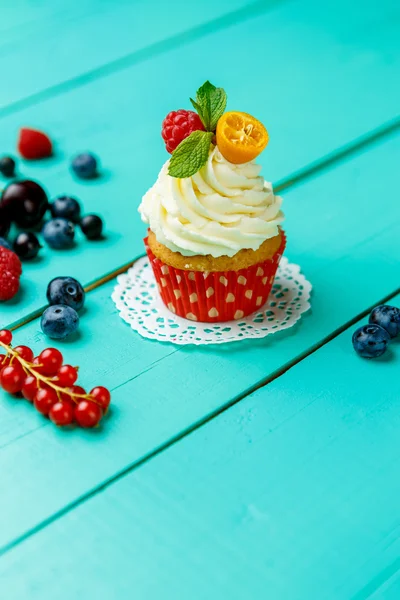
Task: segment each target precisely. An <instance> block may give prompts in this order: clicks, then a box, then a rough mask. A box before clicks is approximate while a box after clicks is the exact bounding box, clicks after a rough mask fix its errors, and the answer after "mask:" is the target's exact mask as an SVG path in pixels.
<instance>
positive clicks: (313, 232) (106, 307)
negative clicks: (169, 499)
mask: <svg viewBox="0 0 400 600" xmlns="http://www.w3.org/2000/svg"><path fill="white" fill-rule="evenodd" d="M399 144H400V137H397V138H395V139H392V140H391V141H387V142H386V143H384V144H381V145H380V146H379V147H377V148H375V150H374V151H371V152H368V153H366V154H362V155H360V156H359V157H357V158H355V159H354V160H352V161H349V162H347V163H346V164H343V165H342V166H341V167H340V168H337V169H334V170H331V171H330V172H328V173H326V174H325V175H324V176H320V177H318V178H315V179H314V180H312V181H311V182H309V183H307V184H304V185H302V186H299V187H298V188H295V189H293V190H291V191H289V192H288V193H287V196H286V208H287V214H288V220H287V233H288V251H287V256H288V257H289V259H291V260H292V261H294V262H298V263H299V264H301V265H302V269H303V272H304V273H305V274H306V275H307V276H308V277H309V279H310V280H311V282H312V283H313V285H314V292H313V298H312V310H311V312H310V313H309V314H308V315H306V316H305V317H304V319H303V320H302V321H301V322H300V323H299V324H298V325H297V326H296V327H295V328H294V329H293V330H291V331H290V332H287V333H286V334H284V335H279V336H276V337H273V338H269V339H267V340H260V341H258V342H248V343H238V344H234V345H232V346H231V347H207V348H204V347H203V348H189V347H185V348H180V349H178V348H176V347H173V346H171V345H163V344H159V343H152V342H149V341H146V340H143V339H141V338H140V337H139V336H138V335H137V334H135V333H134V332H132V331H131V330H130V329H129V328H128V327H127V326H126V325H125V324H124V323H123V322H122V321H121V319H119V317H118V315H117V311H116V309H115V307H114V306H113V304H112V301H111V298H110V296H111V291H112V284H108V285H106V286H103V287H101V288H99V289H98V290H96V291H95V292H93V293H91V294H89V296H88V302H87V308H86V312H85V314H84V315H83V316H82V320H81V327H80V336H79V338H75V339H73V340H71V341H70V342H65V343H60V344H56V345H57V346H58V347H59V348H60V349H61V350H62V351H63V352H64V353H65V355H66V358H67V361H68V362H69V363H70V364H77V365H80V367H81V376H82V378H83V379H82V381H83V384H84V385H86V386H87V387H88V388H89V389H90V387H91V386H93V385H97V384H103V385H106V386H109V387H110V388H111V389H112V390H113V402H114V410H113V412H112V414H111V417H110V418H109V419H108V420H107V421H106V422H105V424H104V428H102V429H101V430H99V431H94V432H85V431H73V432H70V431H68V432H66V431H62V430H57V429H56V428H55V427H53V426H52V425H51V424H50V423H48V422H46V421H44V420H43V418H42V417H40V416H38V415H36V414H34V411H33V410H32V408H31V407H30V406H29V405H27V404H26V403H24V402H19V401H16V400H14V399H12V398H10V397H8V396H6V395H5V394H2V395H1V396H0V398H1V402H0V423H1V430H0V446H2V448H0V471H1V473H2V493H1V494H0V515H1V516H0V546H4V545H6V544H9V543H13V540H15V539H17V538H18V537H19V536H22V535H24V533H25V532H26V531H27V530H31V529H32V528H34V527H36V526H39V525H40V523H42V522H44V521H46V519H49V518H50V519H51V518H53V515H54V514H55V513H57V512H58V511H62V510H64V508H65V507H66V506H68V505H69V504H70V503H74V502H76V501H77V500H78V499H79V498H81V497H82V496H84V495H85V494H88V493H90V492H91V490H93V489H95V488H96V487H97V486H99V485H101V484H102V483H103V482H105V481H107V480H108V479H110V478H112V477H114V476H115V474H116V473H119V472H121V471H124V469H129V468H132V466H134V465H135V464H137V463H138V462H139V461H141V460H143V458H144V457H146V456H148V455H149V454H151V453H154V452H156V451H157V449H158V448H160V447H162V446H163V445H165V444H167V443H169V442H170V441H171V440H172V439H174V438H176V437H179V436H181V435H182V434H184V433H185V432H187V431H188V429H190V428H192V427H195V426H197V424H198V423H199V422H201V421H202V420H204V419H206V418H208V417H210V416H211V415H213V414H215V413H217V412H218V411H219V410H221V409H222V408H224V407H226V406H228V405H230V404H231V403H232V402H234V401H235V399H237V398H238V397H240V396H241V395H243V394H245V393H246V392H248V391H249V389H252V388H253V386H255V385H258V384H259V383H260V382H263V381H264V382H265V380H266V379H267V378H271V377H273V376H274V373H277V372H280V370H282V369H284V368H285V367H287V365H289V364H291V363H292V362H295V361H297V360H299V358H300V357H301V355H302V353H307V352H309V351H310V349H311V348H312V347H314V346H315V345H316V344H318V343H320V342H321V340H323V339H324V338H326V337H327V336H329V335H331V334H332V332H334V331H335V330H336V329H337V328H338V327H341V326H342V325H343V324H344V323H345V322H346V321H348V320H350V319H352V318H354V317H355V316H356V315H357V314H359V313H360V312H361V311H363V310H365V309H367V308H368V307H369V306H370V305H373V304H375V303H377V302H378V301H379V300H380V299H381V298H383V297H384V296H386V295H387V294H390V293H391V292H393V291H394V289H395V288H396V287H398V285H399V278H398V264H399V259H400V248H399V243H398V240H399V235H400V219H399V216H400V206H399V203H398V202H397V199H396V197H395V194H393V189H394V187H395V185H396V181H397V179H396V178H397V170H396V165H397V162H396V161H397V156H398V149H399ZM371 174H373V176H371ZM377 198H384V199H385V210H379V211H376V210H375V209H374V207H375V206H376V199H377ZM350 206H351V209H349V207H350ZM15 340H16V342H17V343H25V344H26V343H28V345H32V346H33V347H34V349H35V350H39V349H42V348H43V347H44V346H45V345H46V344H47V345H48V343H49V342H48V340H46V339H45V338H44V336H43V335H42V334H41V333H40V330H39V323H38V321H35V322H33V323H31V324H30V325H29V326H27V327H23V328H21V329H19V330H18V331H17V332H16V335H15ZM52 344H53V342H52ZM178 386H179V393H177V390H178ZM99 457H101V459H99ZM78 463H79V468H78V467H77V464H78ZM60 473H62V479H60V478H59V474H60ZM54 481H57V485H56V486H55V485H53V484H54ZM49 490H51V491H49Z"/></svg>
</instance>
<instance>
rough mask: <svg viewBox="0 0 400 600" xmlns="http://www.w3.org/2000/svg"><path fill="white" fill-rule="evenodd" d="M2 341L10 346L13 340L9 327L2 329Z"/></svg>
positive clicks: (0, 333)
mask: <svg viewBox="0 0 400 600" xmlns="http://www.w3.org/2000/svg"><path fill="white" fill-rule="evenodd" d="M0 342H2V343H3V344H6V346H9V345H10V344H11V342H12V333H11V331H8V329H2V330H1V331H0Z"/></svg>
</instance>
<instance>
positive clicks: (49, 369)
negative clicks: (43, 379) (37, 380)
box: [38, 348, 63, 375]
mask: <svg viewBox="0 0 400 600" xmlns="http://www.w3.org/2000/svg"><path fill="white" fill-rule="evenodd" d="M38 359H39V364H41V365H42V367H41V369H40V372H41V373H43V374H44V375H55V374H56V373H57V372H58V371H59V370H60V368H61V365H62V363H63V355H62V354H61V352H60V351H59V350H57V349H56V348H46V349H45V350H43V351H42V352H41V353H40V354H39V356H38Z"/></svg>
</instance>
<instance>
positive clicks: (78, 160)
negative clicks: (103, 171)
mask: <svg viewBox="0 0 400 600" xmlns="http://www.w3.org/2000/svg"><path fill="white" fill-rule="evenodd" d="M71 167H72V170H73V172H74V173H75V175H77V176H78V177H81V178H82V179H93V177H96V175H97V160H96V158H95V157H94V156H93V154H90V153H89V152H85V153H84V154H78V156H75V158H74V159H73V161H72V165H71Z"/></svg>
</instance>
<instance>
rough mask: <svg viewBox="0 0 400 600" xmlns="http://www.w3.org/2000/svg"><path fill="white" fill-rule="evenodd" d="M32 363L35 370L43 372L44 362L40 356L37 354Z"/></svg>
mask: <svg viewBox="0 0 400 600" xmlns="http://www.w3.org/2000/svg"><path fill="white" fill-rule="evenodd" d="M32 364H33V365H34V369H35V371H37V373H42V364H41V362H40V358H39V357H38V356H35V358H34V359H33V361H32Z"/></svg>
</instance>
